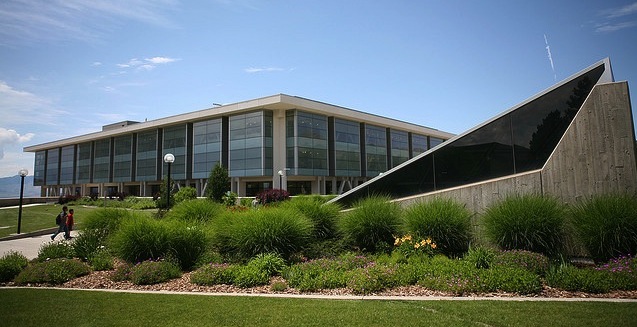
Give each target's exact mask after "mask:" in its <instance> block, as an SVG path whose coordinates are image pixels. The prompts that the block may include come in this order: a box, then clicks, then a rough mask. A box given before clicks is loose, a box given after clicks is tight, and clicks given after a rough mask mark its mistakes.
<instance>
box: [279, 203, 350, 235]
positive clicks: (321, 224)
mask: <svg viewBox="0 0 637 327" xmlns="http://www.w3.org/2000/svg"><path fill="white" fill-rule="evenodd" d="M284 206H285V207H289V208H294V209H296V210H298V211H300V212H301V214H303V215H305V216H306V217H307V218H309V219H310V220H311V221H312V225H314V228H313V233H312V234H313V236H314V238H315V239H317V240H327V239H332V238H335V237H336V236H337V229H336V222H337V221H338V218H339V215H340V211H341V207H340V205H338V204H336V203H325V200H324V199H322V198H321V197H317V196H301V197H298V198H295V199H294V200H292V201H288V202H285V204H284Z"/></svg>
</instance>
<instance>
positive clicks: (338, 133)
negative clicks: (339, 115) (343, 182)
mask: <svg viewBox="0 0 637 327" xmlns="http://www.w3.org/2000/svg"><path fill="white" fill-rule="evenodd" d="M360 132H361V131H360V124H359V123H357V122H355V121H349V120H344V119H334V168H335V169H334V171H335V175H336V176H360V175H361V146H360Z"/></svg>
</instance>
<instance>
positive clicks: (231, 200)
mask: <svg viewBox="0 0 637 327" xmlns="http://www.w3.org/2000/svg"><path fill="white" fill-rule="evenodd" d="M237 197H238V195H237V193H234V192H230V191H228V192H226V193H224V194H223V197H221V202H223V205H224V206H226V207H232V206H235V205H237Z"/></svg>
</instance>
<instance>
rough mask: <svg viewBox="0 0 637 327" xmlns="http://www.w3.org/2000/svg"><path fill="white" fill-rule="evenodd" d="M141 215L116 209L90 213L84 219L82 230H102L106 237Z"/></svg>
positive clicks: (103, 209) (104, 209)
mask: <svg viewBox="0 0 637 327" xmlns="http://www.w3.org/2000/svg"><path fill="white" fill-rule="evenodd" d="M138 216H139V214H135V213H134V212H131V211H129V210H124V209H115V208H100V209H97V210H93V211H90V212H88V213H87V214H86V216H85V217H84V218H83V219H82V229H86V230H89V229H100V230H103V231H104V234H105V236H109V235H111V234H112V233H114V232H115V231H116V230H117V229H118V228H119V226H120V224H121V223H122V222H123V221H127V220H130V219H134V218H135V217H138Z"/></svg>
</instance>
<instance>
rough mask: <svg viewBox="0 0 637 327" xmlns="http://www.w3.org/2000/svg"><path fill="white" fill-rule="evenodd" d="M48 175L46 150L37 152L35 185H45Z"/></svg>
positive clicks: (34, 172) (34, 174)
mask: <svg viewBox="0 0 637 327" xmlns="http://www.w3.org/2000/svg"><path fill="white" fill-rule="evenodd" d="M45 175H46V151H38V152H36V153H35V161H34V164H33V185H34V186H42V185H45V180H44V176H45Z"/></svg>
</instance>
